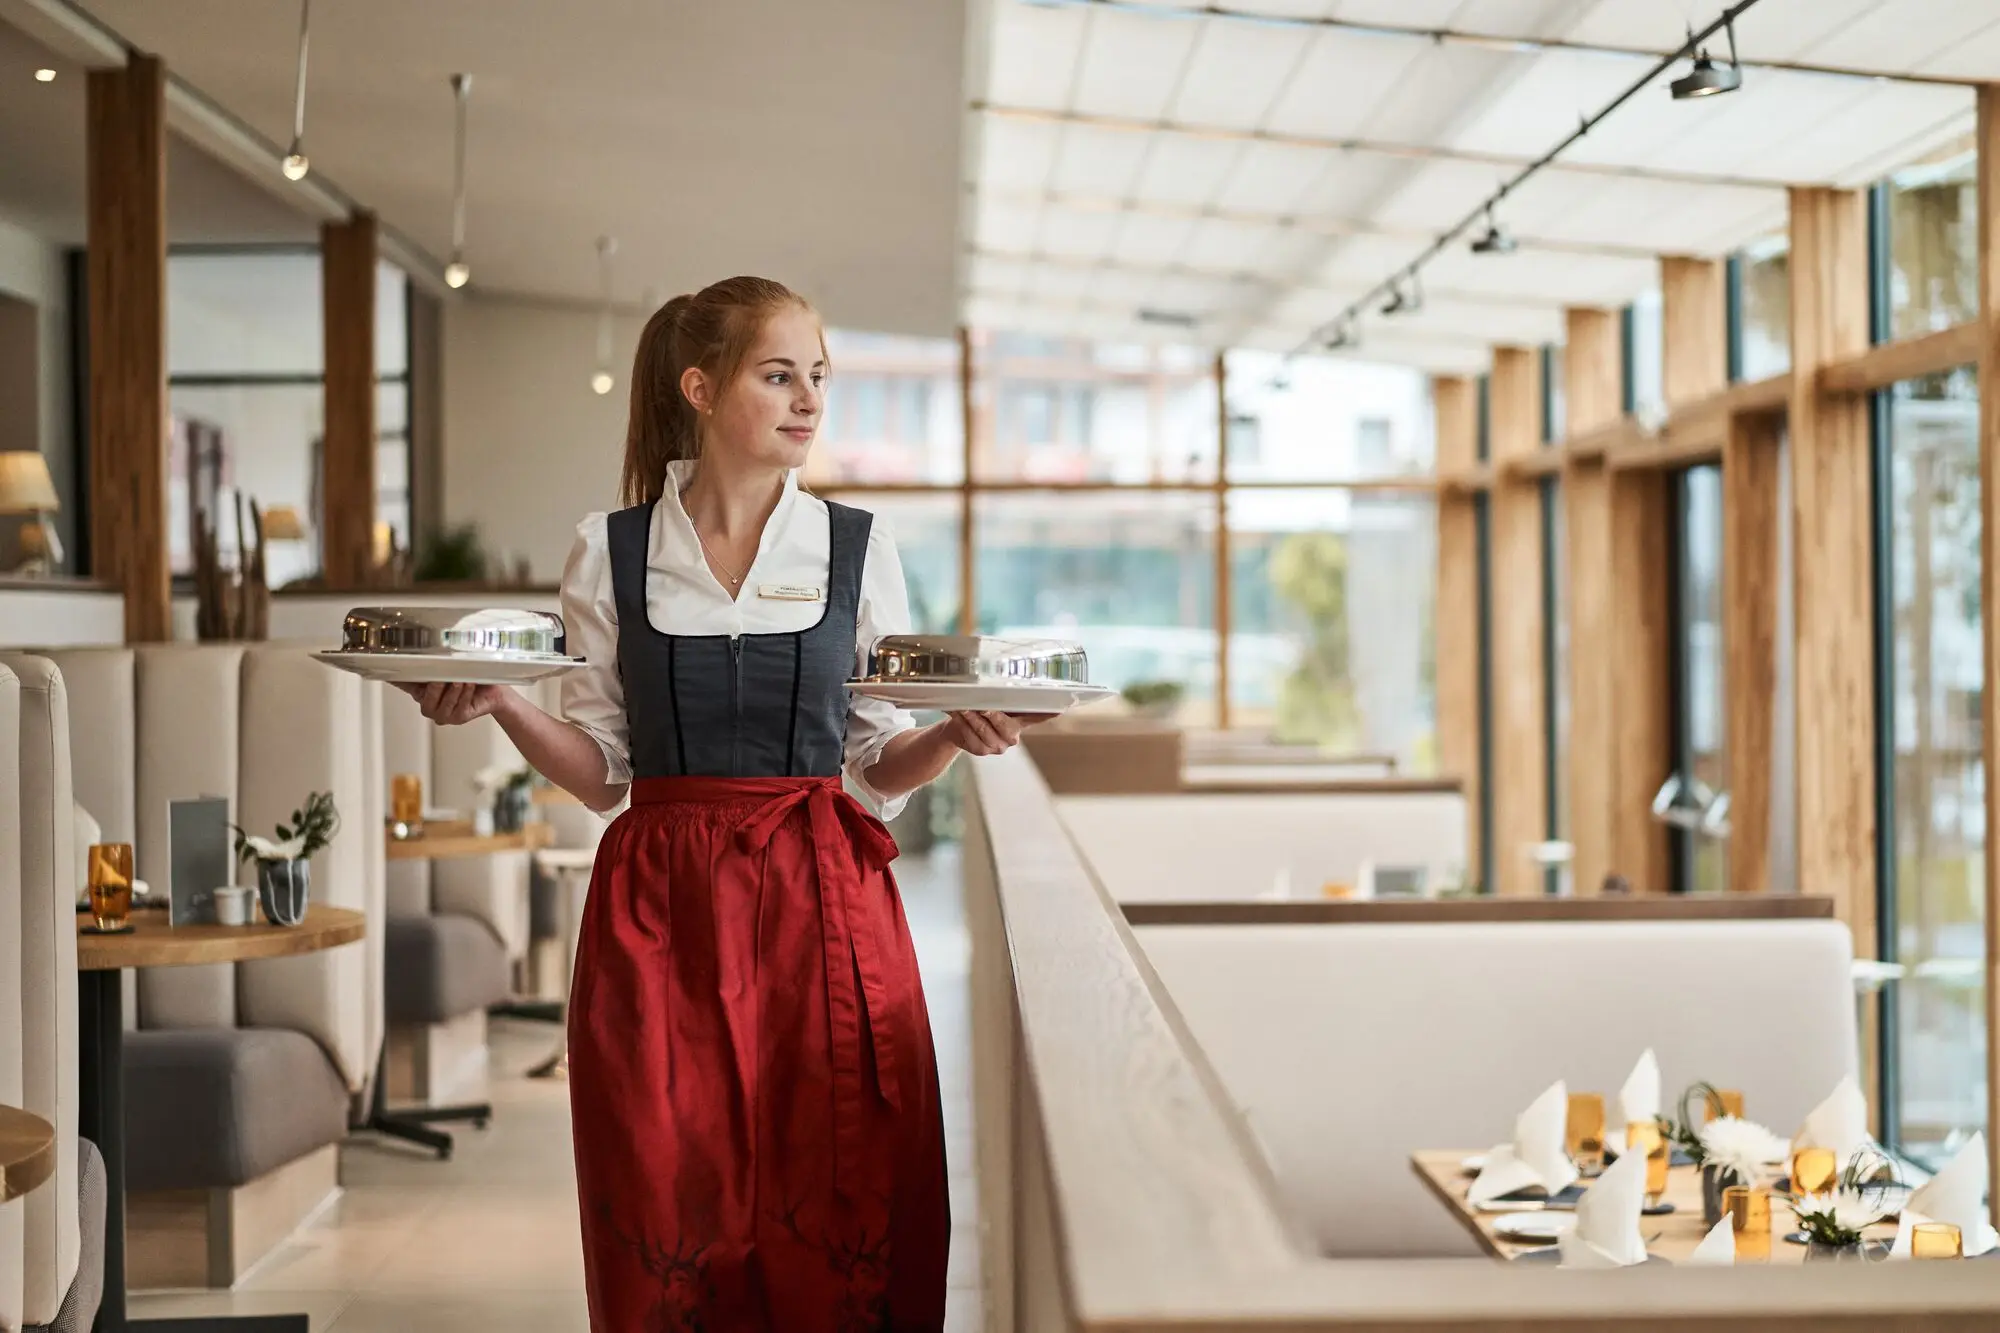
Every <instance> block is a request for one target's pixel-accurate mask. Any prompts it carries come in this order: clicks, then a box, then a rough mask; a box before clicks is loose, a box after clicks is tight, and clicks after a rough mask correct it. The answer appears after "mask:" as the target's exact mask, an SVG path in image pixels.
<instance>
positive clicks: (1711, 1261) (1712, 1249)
mask: <svg viewBox="0 0 2000 1333" xmlns="http://www.w3.org/2000/svg"><path fill="white" fill-rule="evenodd" d="M1681 1262H1682V1263H1683V1264H1686V1265H1690V1266H1693V1267H1697V1268H1700V1267H1708V1268H1733V1267H1734V1266H1735V1264H1736V1225H1735V1223H1734V1222H1733V1221H1731V1220H1730V1219H1729V1218H1728V1217H1726V1216H1725V1217H1724V1218H1723V1219H1722V1220H1721V1221H1720V1222H1717V1223H1716V1224H1715V1225H1714V1226H1712V1227H1710V1228H1709V1229H1708V1234H1707V1235H1706V1236H1703V1237H1702V1238H1701V1244H1699V1245H1697V1246H1695V1247H1694V1252H1693V1253H1692V1254H1690V1255H1688V1257H1687V1258H1685V1259H1683V1260H1682V1261H1681Z"/></svg>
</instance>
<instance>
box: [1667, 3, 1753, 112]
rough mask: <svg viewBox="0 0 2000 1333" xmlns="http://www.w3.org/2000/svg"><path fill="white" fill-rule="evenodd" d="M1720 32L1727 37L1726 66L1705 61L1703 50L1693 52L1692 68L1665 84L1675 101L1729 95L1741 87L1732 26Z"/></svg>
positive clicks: (1724, 27)
mask: <svg viewBox="0 0 2000 1333" xmlns="http://www.w3.org/2000/svg"><path fill="white" fill-rule="evenodd" d="M1723 31H1725V32H1727V33H1728V34H1729V63H1728V64H1727V65H1718V64H1716V63H1715V61H1713V60H1711V59H1710V58H1709V55H1708V52H1707V51H1705V50H1698V51H1696V52H1695V53H1694V65H1693V67H1692V68H1690V69H1689V70H1688V72H1687V73H1685V74H1683V75H1681V76H1680V77H1679V78H1678V79H1675V80H1674V81H1673V82H1672V83H1670V84H1668V85H1667V86H1668V88H1669V89H1671V90H1672V92H1673V95H1674V100H1675V101H1676V102H1685V101H1687V100H1688V99H1689V98H1692V97H1714V96H1715V95H1716V94H1718V93H1733V92H1735V91H1736V90H1737V89H1738V88H1741V87H1742V86H1743V67H1742V66H1741V65H1739V64H1737V63H1736V25H1735V24H1734V23H1726V24H1724V25H1723ZM1688 35H1689V36H1690V37H1692V36H1693V35H1694V34H1693V33H1691V32H1690V33H1689V34H1688Z"/></svg>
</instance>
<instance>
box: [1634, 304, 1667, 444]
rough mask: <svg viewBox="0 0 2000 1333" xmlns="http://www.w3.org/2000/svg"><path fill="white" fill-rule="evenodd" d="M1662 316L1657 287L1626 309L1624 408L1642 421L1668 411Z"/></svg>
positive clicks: (1664, 332)
mask: <svg viewBox="0 0 2000 1333" xmlns="http://www.w3.org/2000/svg"><path fill="white" fill-rule="evenodd" d="M1665 317H1666V316H1665V307H1664V305H1663V304H1662V303H1661V299H1660V292H1659V289H1658V288H1654V289H1653V290H1651V291H1648V292H1643V293H1641V294H1640V296H1639V298H1638V299H1637V300H1635V301H1633V302H1632V304H1631V305H1629V306H1627V307H1626V308H1625V372H1626V373H1625V408H1626V410H1627V411H1628V412H1630V413H1632V414H1633V415H1634V416H1636V417H1638V418H1640V419H1641V420H1642V421H1643V420H1646V419H1649V418H1653V417H1660V416H1664V414H1665V412H1666V410H1667V408H1666V404H1667V392H1666V378H1665V376H1666V362H1665V355H1666V328H1665V324H1664V323H1663V321H1664V319H1665Z"/></svg>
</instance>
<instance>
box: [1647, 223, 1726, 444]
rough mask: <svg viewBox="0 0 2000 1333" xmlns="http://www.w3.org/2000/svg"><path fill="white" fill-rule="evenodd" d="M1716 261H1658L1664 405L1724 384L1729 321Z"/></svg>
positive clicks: (1699, 395)
mask: <svg viewBox="0 0 2000 1333" xmlns="http://www.w3.org/2000/svg"><path fill="white" fill-rule="evenodd" d="M1723 277H1724V274H1723V267H1722V262H1721V261H1720V260H1715V259H1686V258H1682V257H1680V256H1676V255H1669V256H1667V257H1665V258H1663V259H1661V260H1660V326H1661V362H1660V384H1661V387H1662V388H1664V389H1665V391H1666V395H1667V407H1668V408H1669V409H1672V408H1676V407H1686V406H1687V405H1688V404H1690V403H1695V402H1699V401H1701V400H1702V399H1704V398H1706V397H1708V396H1709V395H1710V394H1715V393H1720V392H1722V391H1723V390H1724V389H1726V388H1728V387H1729V319H1728V312H1727V310H1726V308H1725V297H1724V282H1723Z"/></svg>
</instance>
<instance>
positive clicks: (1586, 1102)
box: [1567, 1092, 1604, 1166]
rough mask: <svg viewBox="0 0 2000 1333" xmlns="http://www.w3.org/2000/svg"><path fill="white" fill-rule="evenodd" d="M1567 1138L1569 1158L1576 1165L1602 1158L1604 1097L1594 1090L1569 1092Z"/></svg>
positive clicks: (1592, 1162) (1588, 1163)
mask: <svg viewBox="0 0 2000 1333" xmlns="http://www.w3.org/2000/svg"><path fill="white" fill-rule="evenodd" d="M1567 1138H1568V1147H1569V1155H1570V1158H1571V1159H1572V1160H1573V1161H1575V1162H1576V1164H1577V1165H1578V1166H1584V1165H1594V1164H1596V1163H1598V1162H1600V1161H1602V1160H1603V1157H1604V1098H1602V1097H1600V1096H1599V1095H1598V1094H1596V1093H1594V1092H1574V1093H1571V1094H1570V1098H1569V1125H1568V1134H1567Z"/></svg>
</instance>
